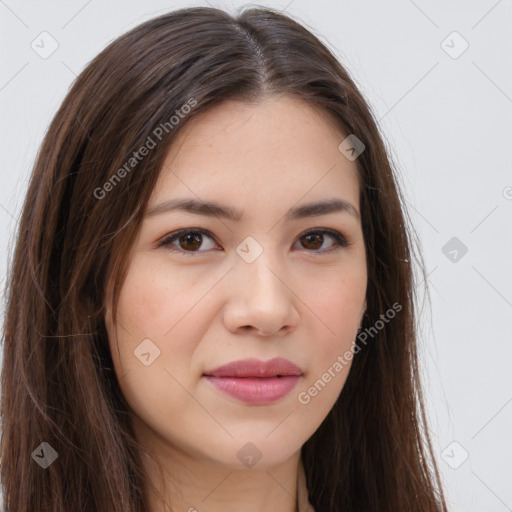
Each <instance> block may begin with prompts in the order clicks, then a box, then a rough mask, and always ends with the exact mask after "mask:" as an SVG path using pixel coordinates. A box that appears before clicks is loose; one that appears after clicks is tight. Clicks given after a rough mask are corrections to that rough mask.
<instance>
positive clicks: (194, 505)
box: [141, 438, 302, 512]
mask: <svg viewBox="0 0 512 512" xmlns="http://www.w3.org/2000/svg"><path fill="white" fill-rule="evenodd" d="M146 439H147V438H146ZM143 446H144V448H145V451H144V452H142V454H141V457H142V462H143V466H144V471H145V475H146V479H147V488H146V489H147V496H148V504H149V508H148V510H149V511H150V512H174V511H186V512H201V511H203V510H208V512H221V511H222V512H239V511H240V510H243V511H244V512H296V511H297V476H298V473H299V468H300V469H302V468H301V467H300V466H299V465H300V464H301V460H300V451H299V452H296V453H294V454H293V455H292V456H291V457H289V458H288V459H286V460H285V461H283V462H281V463H279V464H277V465H273V466H264V465H261V467H260V464H256V466H254V467H253V468H243V467H242V468H240V467H239V466H238V467H233V466H230V465H226V464H222V463H221V462H218V461H215V460H211V459H208V458H207V457H205V456H201V455H200V454H198V455H197V456H193V455H191V454H190V453H186V452H184V451H182V450H178V449H176V448H175V447H172V446H169V443H166V442H164V440H162V439H159V440H155V439H153V440H152V441H151V445H148V443H144V444H143Z"/></svg>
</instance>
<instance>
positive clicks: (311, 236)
mask: <svg viewBox="0 0 512 512" xmlns="http://www.w3.org/2000/svg"><path fill="white" fill-rule="evenodd" d="M329 238H330V239H331V240H334V242H333V243H331V244H330V245H329V246H327V248H325V247H324V248H323V249H322V246H323V245H324V243H325V241H326V239H327V240H328V239H329ZM299 242H300V243H301V245H302V247H304V248H306V249H309V251H311V252H318V253H326V252H331V251H335V250H336V249H341V248H342V247H347V246H348V245H349V243H348V242H347V240H346V238H345V237H344V236H343V235H342V234H341V233H339V232H337V231H333V230H330V229H319V230H315V231H308V232H307V233H304V234H303V235H302V236H301V237H299Z"/></svg>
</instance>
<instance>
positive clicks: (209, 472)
mask: <svg viewBox="0 0 512 512" xmlns="http://www.w3.org/2000/svg"><path fill="white" fill-rule="evenodd" d="M345 136H346V135H345V134H343V133H342V132H341V131H340V129H339V128H338V127H337V126H336V125H335V124H334V122H333V121H332V120H331V119H330V118H329V117H327V116H326V115H325V114H323V113H322V112H320V111H319V110H317V109H315V108H314V107H312V106H309V105H307V104H306V103H303V102H302V101H300V100H298V99H294V98H290V97H286V96H274V97H269V98H266V99H264V100H262V101H260V102H258V103H256V104H244V103H241V102H235V101H229V102H224V103H222V104H221V105H218V106H216V107H214V108H213V109H210V110H208V111H207V112H205V113H204V114H201V115H200V116H198V117H197V118H194V119H192V120H190V122H188V123H187V124H186V125H185V126H184V127H183V131H181V132H180V133H179V135H178V138H177V139H176V140H175V142H174V143H173V145H172V146H171V148H170V150H169V153H168V155H167V158H166V161H165V164H164V166H163V168H162V171H161V175H160V177H159V180H158V183H157V185H156V187H155V190H154V191H153V194H152V197H151V199H150V201H149V205H148V210H150V209H151V208H153V207H154V206H155V205H158V204H160V203H162V202H163V201H167V200H169V199H175V198H190V199H201V200H209V201H215V202H217V203H219V204H221V205H225V206H230V207H232V208H236V209H239V210H241V212H243V216H242V218H241V219H240V220H237V221H233V220H228V219H224V218H221V217H215V216H204V215H198V214H194V213H190V212H185V211H180V210H174V211H168V212H164V213H160V214H156V215H151V216H147V217H145V219H144V221H143V224H142V228H141V231H140V236H139V238H138V240H137V242H136V243H135V244H134V246H133V248H132V252H131V256H130V265H129V268H128V273H127V277H126V280H125V281H124V284H123V287H122V289H121V292H120V300H119V308H118V311H117V315H118V317H117V322H116V323H115V324H114V323H113V322H112V315H111V311H110V309H109V308H107V315H106V324H107V330H108V334H109V343H110V348H111V351H112V357H113V361H114V365H115V371H116V373H117V375H118V378H119V381H120V386H121V389H122V392H123V394H124V396H125V397H126V400H127V401H128V403H129V405H130V407H131V409H132V417H133V422H134V428H135V432H136V436H137V438H138V440H139V442H140V443H141V445H142V446H143V448H144V453H143V463H144V470H145V471H146V472H147V475H148V482H149V487H150V491H149V492H150V505H151V510H152V512H160V511H167V510H183V511H190V512H192V511H193V510H199V511H205V510H208V511H209V512H216V511H222V512H230V511H240V510H244V511H246V512H252V511H258V512H261V511H266V512H270V511H277V510H279V512H292V511H295V510H296V507H297V505H296V501H295V496H296V492H297V485H296V479H297V471H298V468H299V464H301V461H300V449H301V447H302V445H303V444H304V443H305V442H306V441H307V439H308V438H309V437H311V435H312V434H313V433H314V432H315V430H316V429H317V428H318V426H319V425H320V424H321V423H322V421H323V419H324V418H325V416H326V415H327V414H328V412H329V410H330V409H331V408H332V406H333V404H334V403H335V401H336V399H337V398H338V396H339V394H340V392H341V390H342V388H343V385H344V383H345V380H346V378H347V375H348V372H349V370H350V361H349V362H348V364H346V365H345V366H344V367H343V369H342V370H341V371H339V372H337V373H336V376H335V377H334V378H332V379H331V381H330V382H329V383H328V384H326V385H325V387H324V388H323V389H322V391H320V392H319V393H318V394H317V395H316V396H314V397H312V398H311V400H310V402H309V403H308V404H306V405H304V404H302V403H300V401H299V400H298V394H299V393H300V392H304V391H307V390H308V388H310V387H311V386H312V385H313V384H314V383H315V381H317V380H318V379H319V378H321V376H322V374H324V373H325V372H326V371H327V370H328V369H329V368H330V367H332V366H333V364H334V363H335V361H336V360H337V358H338V356H340V355H342V354H344V353H345V352H346V351H347V350H349V351H350V350H352V348H353V342H354V339H355V337H356V335H357V329H358V326H359V324H360V321H361V319H362V315H363V313H364V310H365V294H366V284H367V269H366V258H365V246H364V239H363V233H362V227H361V221H360V218H359V217H358V216H357V215H352V214H350V213H348V212H346V211H338V212H332V213H329V214H323V215H317V216H313V217H308V218H302V219H298V220H285V219H284V215H285V214H286V212H288V210H289V209H290V208H292V207H296V206H300V205H304V204H306V203H311V202H317V201H321V200H326V199H332V198H339V199H344V200H346V201H348V202H350V203H351V204H352V205H353V206H354V207H355V209H356V210H357V212H356V214H357V213H358V212H360V209H359V185H358V181H357V168H356V162H351V161H349V160H348V159H347V158H346V157H345V156H344V155H343V154H342V153H341V152H340V151H339V150H338V146H339V144H340V143H341V142H342V141H343V139H344V138H345ZM183 228H195V229H197V228H201V229H203V230H207V231H208V232H209V233H211V237H210V236H203V237H202V239H201V237H199V241H197V240H195V241H194V240H193V241H192V243H191V242H190V241H189V242H187V240H184V238H183V237H182V238H181V241H180V239H175V240H174V241H173V242H172V243H171V244H170V245H167V246H165V245H164V246H162V245H160V244H159V242H160V241H162V239H164V238H165V237H166V235H169V234H171V233H173V232H175V231H177V230H178V229H183ZM319 228H325V229H331V230H335V231H337V232H339V233H341V234H342V235H343V236H344V237H345V238H346V239H347V241H348V242H349V243H350V245H348V246H347V247H339V246H338V245H337V243H336V240H335V239H334V238H332V237H331V236H330V235H329V234H328V233H327V234H326V233H323V238H322V233H320V236H319V237H317V238H316V239H314V240H313V241H312V242H309V243H308V240H306V239H305V238H304V234H305V232H307V231H310V230H312V229H317V230H318V229H319ZM248 236H251V237H253V238H254V239H255V240H256V241H257V243H258V244H259V246H261V248H262V249H263V252H262V254H261V255H260V256H259V257H257V258H256V259H255V261H253V262H252V263H247V262H246V261H245V260H244V259H243V258H242V257H241V256H239V254H238V253H237V252H236V249H237V247H238V246H239V245H240V243H241V242H242V241H244V240H245V239H246V237H248ZM169 247H172V248H174V249H176V250H177V251H178V252H172V251H171V249H170V248H169ZM180 248H181V252H180ZM187 249H188V252H187ZM332 249H335V250H332ZM250 250H251V251H253V250H254V249H250ZM315 250H316V251H315ZM194 251H195V252H194ZM191 252H193V253H194V255H192V256H191V255H190V253H191ZM252 254H254V253H252ZM144 339H150V340H151V341H152V343H154V345H155V346H157V347H158V349H159V350H160V355H159V357H157V358H156V359H154V361H153V362H152V363H151V364H149V365H148V366H146V365H144V364H142V363H141V361H140V360H139V359H138V358H137V357H135V355H134V350H135V349H136V348H137V346H138V345H139V344H140V343H141V342H142V340H144ZM151 350H153V349H151ZM150 353H152V354H154V353H155V352H151V351H150ZM146 357H147V356H146ZM150 357H151V358H152V357H153V356H150ZM249 357H255V358H258V359H261V360H268V359H271V358H273V357H283V358H286V359H288V360H290V361H292V362H293V363H295V364H297V365H298V366H299V367H301V369H302V370H303V375H302V376H301V378H300V380H299V383H298V385H297V386H296V388H294V389H293V390H292V391H291V392H290V393H289V394H288V395H287V396H285V397H283V398H281V399H280V400H278V401H277V402H275V403H273V404H270V405H248V404H245V403H242V402H239V401H237V400H235V399H234V398H231V397H229V396H227V395H225V394H223V393H221V392H219V391H218V390H217V389H216V388H214V387H212V386H211V384H210V383H209V382H208V381H206V379H205V378H204V377H203V372H205V371H206V370H211V369H213V368H216V367H218V366H220V365H223V364H226V363H228V362H231V361H235V360H239V359H245V358H249ZM248 442H250V443H252V444H253V445H254V446H255V447H256V448H257V450H258V451H259V453H261V459H260V460H259V461H258V462H257V463H256V464H255V465H254V466H253V467H252V468H249V467H247V466H245V465H244V464H243V463H242V462H241V461H240V460H239V458H238V457H237V452H238V451H239V450H240V449H241V448H242V447H243V446H244V445H246V443H248ZM253 450H254V448H253ZM254 451H255V450H254ZM255 453H256V451H255ZM164 497H166V498H165V501H166V502H167V503H170V502H172V508H171V507H170V506H169V505H164Z"/></svg>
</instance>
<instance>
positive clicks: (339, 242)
mask: <svg viewBox="0 0 512 512" xmlns="http://www.w3.org/2000/svg"><path fill="white" fill-rule="evenodd" d="M191 233H195V234H200V235H202V236H207V237H209V238H211V239H212V240H214V241H215V238H214V237H213V235H212V234H211V233H210V232H209V231H206V230H204V229H201V228H187V229H180V230H178V231H174V232H173V233H169V234H168V235H167V236H165V237H164V238H163V239H162V240H161V241H160V242H159V246H160V247H165V248H166V249H167V250H169V251H171V252H174V253H180V254H183V255H187V256H197V255H198V254H200V253H202V252H207V251H187V250H185V249H181V248H177V247H175V246H173V245H172V242H174V241H175V240H177V239H178V238H179V237H181V236H183V235H186V234H191ZM317 234H327V235H329V236H331V237H332V238H334V240H335V243H334V244H333V245H332V246H331V248H330V249H324V250H306V251H307V252H309V253H312V254H315V255H321V254H326V253H329V254H330V253H332V252H334V251H338V250H340V249H343V248H345V247H348V246H349V245H350V243H349V242H348V241H347V239H346V238H345V237H344V236H343V235H342V234H341V233H339V232H338V231H335V230H333V229H325V228H323V229H311V230H309V231H305V232H304V233H301V234H300V235H299V237H298V239H300V238H302V237H303V236H306V235H317ZM201 245H202V241H201Z"/></svg>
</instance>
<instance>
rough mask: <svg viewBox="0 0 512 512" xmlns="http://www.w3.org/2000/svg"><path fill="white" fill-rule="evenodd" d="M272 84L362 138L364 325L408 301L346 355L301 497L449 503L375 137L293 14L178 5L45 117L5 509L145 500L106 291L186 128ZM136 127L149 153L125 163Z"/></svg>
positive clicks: (137, 142) (19, 322) (21, 274)
mask: <svg viewBox="0 0 512 512" xmlns="http://www.w3.org/2000/svg"><path fill="white" fill-rule="evenodd" d="M276 94H284V95H291V96H295V97H299V98H301V99H303V100H305V101H307V102H309V103H310V104H312V105H314V106H316V107H317V108H318V109H321V110H323V111H325V112H328V113H329V114H330V115H331V117H332V118H333V119H334V120H335V122H336V123H337V125H338V126H339V128H340V131H341V132H342V133H345V134H347V135H348V134H355V135H356V136H357V138H358V139H360V140H361V141H362V142H363V143H364V144H365V146H366V149H365V151H364V152H363V153H362V154H361V155H360V156H359V158H358V159H357V165H358V169H359V172H360V176H359V178H360V184H361V187H360V189H361V192H360V208H361V213H362V225H363V233H364V239H365V244H366V254H367V268H368V288H367V312H366V315H365V317H364V320H363V324H362V330H363V331H365V330H366V329H370V328H372V327H374V324H375V323H376V321H378V320H379V319H380V318H381V315H382V314H383V313H384V312H385V311H386V310H388V309H389V308H390V306H391V305H392V304H394V303H398V304H400V305H401V308H402V309H401V311H400V313H399V314H397V315H396V317H395V318H394V319H393V320H392V321H389V322H386V323H385V324H384V326H383V328H381V329H380V330H379V332H378V334H377V335H375V337H374V339H372V340H371V342H369V343H368V344H367V345H366V346H364V347H363V348H362V349H361V350H360V351H359V353H358V354H357V355H356V356H355V357H354V361H353V364H352V368H351V371H350V374H349V377H348V379H347V381H346V383H345V386H344V389H343V390H342V393H341V395H340V397H339V399H338V401H337V402H336V404H335V405H334V407H333V409H332V410H331V412H330V413H329V415H328V416H327V418H326V419H325V420H324V422H323V423H322V425H321V426H320V427H319V429H318V430H317V431H316V432H315V433H314V435H313V436H312V437H311V438H310V439H309V440H308V441H307V442H306V444H305V445H304V446H303V448H302V456H303V461H304V466H305V471H306V477H307V485H308V488H309V495H310V501H311V503H312V504H313V506H314V507H315V508H316V510H317V512H324V511H339V510H345V511H377V510H378V511H380V512H385V511H389V512H391V511H393V512H396V511H400V512H407V511H416V512H420V511H421V512H440V511H446V505H445V502H444V498H443V492H442V487H441V484H440V481H439V474H438V471H437V468H436V464H435V460H434V457H433V454H432V447H431V443H430V439H429V436H428V429H427V424H426V418H425V412H424V407H423V401H422V395H421V387H420V380H419V372H418V361H417V352H416V337H415V310H414V303H415V295H414V283H415V276H414V272H413V269H412V266H411V259H412V258H413V257H414V250H413V238H412V236H411V233H412V231H411V230H410V229H409V228H408V223H407V222H406V221H407V220H408V218H407V216H406V213H405V209H403V206H402V203H403V200H402V199H401V193H400V189H399V185H398V183H397V180H396V178H395V177H394V174H393V170H392V166H391V164H390V160H389V158H388V155H387V153H386V149H385V145H384V143H383V141H382V138H381V136H380V134H379V131H378V129H377V126H376V123H375V121H374V119H373V117H372V114H371V111H370V108H369V106H368V105H367V103H366V102H365V100H364V99H363V97H362V96H361V94H360V92H359V91H358V89H357V88H356V86H355V85H354V83H353V81H352V80H351V78H350V77H349V75H348V74H347V72H346V71H345V69H344V68H343V67H342V66H341V65H340V64H339V63H338V61H337V60H336V58H335V57H334V56H333V54H332V53H331V51H330V50H329V49H327V48H326V46H325V45H323V44H322V43H321V42H320V41H319V40H318V39H317V38H316V37H315V36H314V35H312V33H311V32H310V31H308V30H306V29H305V28H304V27H303V26H301V25H300V24H298V23H296V22H295V21H293V20H291V19H290V18H289V17H287V16H285V15H283V14H280V13H278V12H275V11H273V10H270V9H259V8H257V9H256V8H255V9H249V10H245V11H242V12H241V13H240V14H239V15H238V16H236V17H234V16H231V15H229V14H227V13H225V12H223V11H221V10H218V9H213V8H191V9H183V10H179V11H175V12H171V13H169V14H165V15H163V16H160V17H158V18H154V19H152V20H150V21H148V22H146V23H144V24H142V25H140V26H138V27H136V28H135V29H133V30H131V31H130V32H128V33H126V34H125V35H123V36H121V37H119V38H118V39H117V40H115V41H113V42H112V43H111V44H109V46H107V48H105V49H104V50H103V51H102V52H101V53H100V54H99V55H98V56H97V57H96V58H95V59H94V60H93V61H92V62H90V63H89V64H88V66H87V67H86V68H85V70H84V71H83V72H82V73H81V74H80V76H79V77H78V78H77V79H76V81H75V83H74V84H73V86H72V88H71V90H70V91H69V93H68V95H67V97H66V98H65V100H64V102H63V103H62V105H61V107H60V109H59V111H58V112H57V114H56V116H55V118H54V119H53V122H52V123H51V125H50V127H49V129H48V132H47V134H46V137H45V139H44V142H43V144H42V146H41V148H40V150H39V153H38V156H37V160H36V163H35V167H34V170H33V173H32V177H31V180H30V185H29V189H28V193H27V196H26V200H25V204H24V207H23V212H22V217H21V222H20V224H19V228H18V233H17V239H16V246H15V252H14V256H13V262H12V266H11V268H10V273H9V276H8V287H7V290H6V297H7V308H6V320H5V333H4V337H3V350H4V355H3V368H2V381H1V385H2V404H1V415H2V416H1V419H2V441H1V482H2V486H3V492H4V499H5V506H6V509H7V510H10V511H11V512H13V511H16V512H34V511H53V512H57V511H58V512H63V511H73V512H76V511H82V510H83V511H88V512H90V511H92V510H94V511H97V512H142V511H145V510H146V494H145V483H144V482H145V480H144V478H145V476H144V474H142V472H141V471H142V470H141V469H140V468H141V467H142V464H141V463H140V460H139V452H138V445H137V443H136V441H135V438H134V433H133V431H132V428H131V425H130V422H129V420H128V405H127V403H126V401H125V400H124V398H123V396H122V393H121V391H120V387H119V384H118V379H117V377H116V375H115V373H114V370H113V364H112V359H111V356H110V352H109V348H108V339H107V334H106V330H105V324H104V318H103V315H104V312H105V298H106V297H107V287H109V288H110V287H112V294H113V295H112V296H113V311H114V314H115V309H116V304H117V297H118V294H119V290H120V287H121V285H122V283H123V278H124V276H125V273H126V269H127V255H128V253H129V249H130V248H131V246H132V244H133V243H134V241H135V238H136V236H137V234H138V231H139V229H140V226H141V221H142V217H143V214H144V210H145V207H146V204H147V201H148V199H149V196H150V194H151V192H152V191H153V188H154V186H155V183H156V180H157V178H158V175H159V172H160V169H161V167H162V163H163V160H164V158H165V156H166V154H167V151H168V149H169V145H170V144H171V143H172V141H173V140H174V138H175V136H176V134H177V133H179V131H180V130H181V129H182V128H183V126H185V125H186V123H187V122H189V121H190V120H191V119H193V118H194V117H195V116H197V115H198V114H199V113H200V112H204V111H205V110H207V109H208V108H210V107H211V106H213V105H215V104H219V103H220V102H222V101H224V100H226V99H236V100H239V101H242V102H257V101H259V100H261V99H263V98H264V97H266V96H267V95H276ZM187 104H188V105H189V106H192V105H193V108H189V109H188V110H187V109H185V108H184V105H187ZM180 112H181V113H182V114H183V112H187V114H186V115H180ZM173 116H175V117H176V116H179V122H176V123H175V122H174V121H173V122H170V119H171V118H172V117H173ZM166 123H167V124H166ZM157 127H160V131H156V132H155V130H156V128H157ZM155 133H158V134H159V136H158V137H157V136H156V135H155ZM148 137H149V138H151V139H152V140H153V141H154V142H155V145H154V147H152V148H150V151H148V152H147V155H146V156H145V157H144V158H143V159H142V158H141V159H137V162H136V163H134V162H133V161H131V164H130V166H127V162H130V158H132V157H133V155H134V153H137V152H139V151H140V148H141V147H143V146H145V145H146V147H147V145H149V143H148ZM156 139H158V140H156ZM340 142H341V140H340ZM122 168H124V169H125V172H122V171H120V169H122ZM116 176H117V177H116ZM374 329H375V328H374ZM43 442H45V443H48V445H50V446H51V448H52V449H53V450H55V452H56V453H57V454H58V458H57V460H56V462H54V463H53V464H51V465H49V467H48V468H47V469H46V470H42V469H41V467H39V465H38V464H36V462H37V460H36V459H37V455H38V454H39V457H43V454H44V456H45V457H47V458H48V457H51V454H52V453H53V452H51V451H49V450H48V449H47V445H43V446H42V447H40V445H41V443H43ZM36 449H37V450H39V451H36ZM45 450H46V452H45ZM35 451H36V453H35V454H34V452H35ZM54 455H55V454H54Z"/></svg>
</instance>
